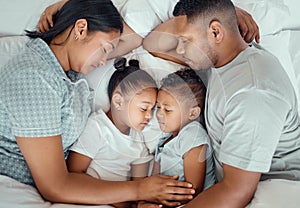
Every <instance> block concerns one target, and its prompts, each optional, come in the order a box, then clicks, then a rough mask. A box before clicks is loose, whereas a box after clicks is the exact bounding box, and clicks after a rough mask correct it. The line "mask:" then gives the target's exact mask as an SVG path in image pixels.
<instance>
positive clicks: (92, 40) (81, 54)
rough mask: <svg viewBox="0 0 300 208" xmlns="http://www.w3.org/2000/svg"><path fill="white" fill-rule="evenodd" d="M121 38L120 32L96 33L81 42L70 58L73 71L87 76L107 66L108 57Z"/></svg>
mask: <svg viewBox="0 0 300 208" xmlns="http://www.w3.org/2000/svg"><path fill="white" fill-rule="evenodd" d="M119 37H120V32H118V31H111V32H109V33H105V32H94V33H93V34H91V35H90V36H88V37H86V39H85V40H80V45H79V46H78V47H74V49H73V50H74V51H73V56H72V57H69V60H70V66H71V69H73V70H74V71H76V72H80V73H82V74H85V75H86V74H88V73H90V72H91V71H93V70H94V69H96V68H97V67H98V66H100V65H102V66H103V65H105V64H106V61H107V57H108V55H109V54H110V53H111V52H112V51H114V50H115V48H116V47H117V46H118V43H119ZM77 41H78V42H79V40H77Z"/></svg>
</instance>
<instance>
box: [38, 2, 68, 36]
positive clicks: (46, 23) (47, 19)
mask: <svg viewBox="0 0 300 208" xmlns="http://www.w3.org/2000/svg"><path fill="white" fill-rule="evenodd" d="M67 1H68V0H61V1H59V2H56V3H54V4H51V5H50V6H48V7H47V8H46V9H45V11H44V12H43V13H42V15H41V16H40V20H39V22H38V26H37V29H38V30H39V31H40V32H46V31H48V30H49V29H50V28H51V27H53V19H52V17H53V15H55V14H56V13H57V12H58V11H59V10H60V9H61V8H62V6H63V5H64V4H65V3H66V2H67Z"/></svg>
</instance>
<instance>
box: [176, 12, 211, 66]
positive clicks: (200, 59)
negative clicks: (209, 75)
mask: <svg viewBox="0 0 300 208" xmlns="http://www.w3.org/2000/svg"><path fill="white" fill-rule="evenodd" d="M176 18H178V19H177V20H176V34H177V39H178V45H177V48H176V52H177V53H178V54H179V55H181V56H182V58H183V60H184V61H185V63H186V64H187V65H189V66H190V67H191V68H192V69H194V70H200V69H202V70H203V69H208V68H210V67H211V66H213V65H214V60H215V59H216V56H215V54H214V51H213V49H212V47H211V45H210V43H209V40H208V37H207V34H208V33H207V31H206V30H205V29H203V27H200V26H199V24H197V21H196V22H195V23H188V22H187V19H186V16H179V17H176ZM207 29H208V28H207Z"/></svg>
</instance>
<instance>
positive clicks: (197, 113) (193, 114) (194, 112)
mask: <svg viewBox="0 0 300 208" xmlns="http://www.w3.org/2000/svg"><path fill="white" fill-rule="evenodd" d="M200 113H201V108H200V107H199V106H195V107H192V108H191V109H190V114H189V119H190V120H195V119H196V118H198V117H199V116H200Z"/></svg>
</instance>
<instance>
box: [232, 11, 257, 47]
mask: <svg viewBox="0 0 300 208" xmlns="http://www.w3.org/2000/svg"><path fill="white" fill-rule="evenodd" d="M235 11H236V14H237V19H238V25H239V29H240V32H241V36H242V37H243V38H244V40H245V41H246V42H247V43H250V42H252V41H253V40H254V39H255V41H256V42H257V43H259V42H260V35H259V28H258V25H257V24H256V22H255V21H254V19H253V18H252V16H251V14H249V13H248V12H246V11H245V10H243V9H241V8H239V7H235Z"/></svg>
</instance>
